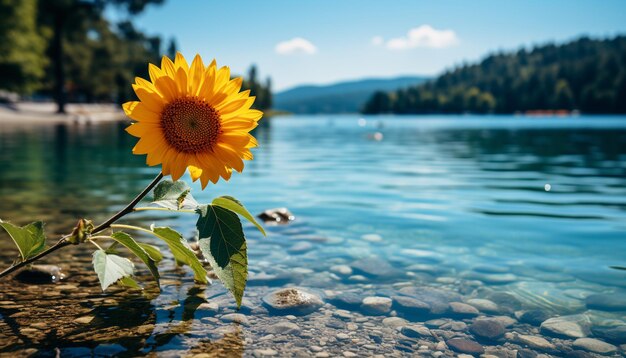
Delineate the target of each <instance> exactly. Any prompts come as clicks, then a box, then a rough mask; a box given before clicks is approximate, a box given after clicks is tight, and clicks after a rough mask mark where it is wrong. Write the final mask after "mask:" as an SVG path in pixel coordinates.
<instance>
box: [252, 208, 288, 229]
mask: <svg viewBox="0 0 626 358" xmlns="http://www.w3.org/2000/svg"><path fill="white" fill-rule="evenodd" d="M257 217H258V218H259V219H261V220H263V222H265V223H266V224H279V225H284V224H289V223H290V222H291V221H293V220H295V219H296V217H295V216H294V215H293V214H292V213H291V212H290V211H289V209H287V208H274V209H268V210H265V211H264V212H262V213H260V214H259V215H257Z"/></svg>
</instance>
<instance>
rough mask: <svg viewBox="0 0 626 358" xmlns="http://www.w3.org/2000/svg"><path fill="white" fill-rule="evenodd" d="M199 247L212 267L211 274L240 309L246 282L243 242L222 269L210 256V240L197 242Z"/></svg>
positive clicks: (246, 262)
mask: <svg viewBox="0 0 626 358" xmlns="http://www.w3.org/2000/svg"><path fill="white" fill-rule="evenodd" d="M199 245H200V251H202V254H203V255H204V257H206V259H207V260H209V263H210V264H211V267H213V272H215V274H216V275H217V277H218V278H219V279H220V281H222V284H224V287H226V288H227V289H228V290H229V291H230V292H231V293H232V294H233V297H235V301H237V308H239V307H241V300H242V299H243V292H244V290H245V289H246V282H247V280H248V251H247V247H246V243H245V241H244V243H243V244H242V245H241V247H240V248H239V250H237V252H236V253H235V254H233V255H232V256H231V257H230V262H229V263H228V265H226V267H224V268H221V267H219V265H218V264H217V262H215V259H214V258H213V256H212V255H211V239H202V240H200V241H199Z"/></svg>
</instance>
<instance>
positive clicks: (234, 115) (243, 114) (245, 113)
mask: <svg viewBox="0 0 626 358" xmlns="http://www.w3.org/2000/svg"><path fill="white" fill-rule="evenodd" d="M261 117H263V112H261V111H259V110H256V109H248V110H243V109H242V110H239V111H235V112H231V113H224V114H222V115H221V118H222V120H224V121H226V120H228V119H251V120H253V121H258V120H259V119H261Z"/></svg>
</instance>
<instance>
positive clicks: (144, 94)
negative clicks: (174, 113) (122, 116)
mask: <svg viewBox="0 0 626 358" xmlns="http://www.w3.org/2000/svg"><path fill="white" fill-rule="evenodd" d="M135 86H137V85H133V89H134V90H135V94H136V95H137V97H139V100H140V101H141V103H142V104H144V105H145V106H146V107H147V109H149V110H150V111H152V112H154V113H161V109H163V105H164V102H163V98H162V97H161V95H159V94H158V93H156V92H150V91H148V90H147V89H145V88H143V87H139V86H137V87H135Z"/></svg>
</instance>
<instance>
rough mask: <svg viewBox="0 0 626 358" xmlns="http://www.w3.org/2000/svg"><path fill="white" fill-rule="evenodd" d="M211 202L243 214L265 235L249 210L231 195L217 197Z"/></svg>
mask: <svg viewBox="0 0 626 358" xmlns="http://www.w3.org/2000/svg"><path fill="white" fill-rule="evenodd" d="M212 204H213V205H217V206H221V207H222V208H224V209H228V210H230V211H232V212H235V213H237V214H239V215H241V216H243V217H244V218H246V219H248V221H250V222H251V223H252V224H254V226H256V228H257V229H259V231H260V232H261V234H263V236H267V234H266V233H265V230H264V229H263V226H261V225H260V224H259V223H258V222H257V221H256V219H255V218H254V216H252V215H250V212H249V211H248V210H247V209H246V207H245V206H243V204H242V203H241V202H240V201H239V200H237V199H235V198H233V197H232V196H220V197H219V198H215V199H213V203H212Z"/></svg>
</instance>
